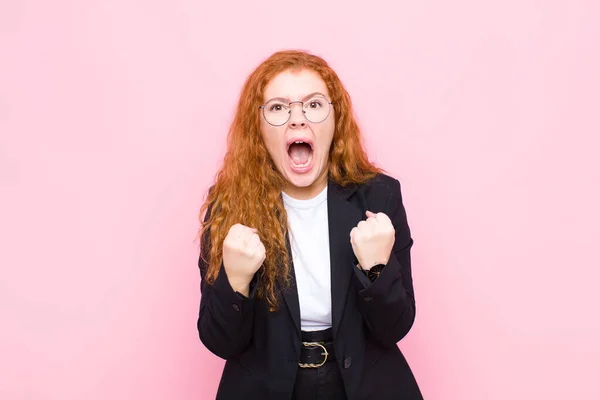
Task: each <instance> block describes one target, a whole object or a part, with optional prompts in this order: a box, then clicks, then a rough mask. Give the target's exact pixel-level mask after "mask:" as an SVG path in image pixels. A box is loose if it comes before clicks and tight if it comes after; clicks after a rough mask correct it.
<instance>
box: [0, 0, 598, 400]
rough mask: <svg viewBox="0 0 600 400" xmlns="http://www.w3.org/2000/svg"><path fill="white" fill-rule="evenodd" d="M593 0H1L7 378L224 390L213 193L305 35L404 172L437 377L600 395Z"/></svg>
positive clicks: (549, 395) (59, 392) (97, 387)
mask: <svg viewBox="0 0 600 400" xmlns="http://www.w3.org/2000/svg"><path fill="white" fill-rule="evenodd" d="M323 3H325V4H323ZM484 3H486V4H484ZM585 3H586V2H584V1H569V2H567V1H566V0H565V1H562V2H559V1H544V2H541V1H533V0H518V1H517V0H508V1H502V2H500V1H496V2H490V1H488V2H482V1H475V0H458V1H453V2H448V1H441V0H437V1H436V0H426V1H419V2H392V1H389V2H382V1H370V2H368V4H369V8H368V9H365V8H364V2H357V3H356V4H355V5H353V4H350V3H349V2H347V1H341V0H338V1H331V2H321V1H318V2H300V3H298V2H284V3H273V2H242V1H239V2H237V4H226V3H225V2H216V1H211V2H207V1H183V0H180V1H173V0H172V1H165V0H163V1H156V0H154V1H150V0H146V1H133V0H128V1H125V0H119V1H117V0H112V1H108V0H105V1H66V0H62V1H61V0H54V1H51V2H50V1H39V0H38V1H34V0H32V1H7V0H4V1H2V2H1V3H0V191H1V193H0V267H1V269H2V270H1V274H0V324H1V329H0V398H1V399H8V400H13V399H15V400H16V399H19V400H20V399H35V400H38V399H44V400H46V399H48V400H50V399H56V400H70V399H90V400H96V399H97V400H105V399H123V400H125V399H147V400H154V399H211V398H214V395H215V392H216V387H217V383H218V378H219V376H220V372H221V368H222V365H223V362H222V361H221V360H219V359H217V358H216V357H214V356H212V355H211V354H210V353H209V352H208V351H207V350H206V349H204V348H203V346H202V345H201V343H200V342H199V339H198V337H197V333H196V327H195V322H196V317H197V307H198V303H199V289H198V288H199V277H198V272H197V269H196V266H195V264H196V257H197V243H195V242H194V235H195V232H196V229H197V227H198V223H197V221H196V213H197V210H198V208H199V206H200V204H201V202H202V197H203V195H204V191H205V190H206V189H207V187H208V186H209V184H210V183H211V181H212V177H213V175H214V173H215V172H216V169H217V166H218V164H219V162H220V160H221V157H222V155H223V150H224V143H225V142H224V138H225V132H226V129H227V127H228V124H229V122H230V121H231V117H232V110H233V106H234V104H235V102H236V97H237V95H238V92H239V89H240V87H241V84H242V82H243V80H244V78H245V76H246V75H247V74H248V73H249V72H250V70H251V68H253V67H254V66H255V65H256V64H257V63H258V62H259V61H260V60H262V59H263V58H265V57H266V56H268V55H269V54H270V53H271V52H273V51H275V50H278V49H281V48H304V49H310V50H312V51H314V52H316V53H318V54H321V55H323V56H324V57H325V58H326V59H327V60H329V61H330V63H331V64H332V65H333V67H334V68H336V69H337V70H338V72H339V74H340V75H341V77H342V79H343V81H344V82H345V83H346V85H347V87H348V89H349V91H350V93H351V95H352V96H353V99H354V101H355V105H356V111H357V114H358V117H359V120H360V123H361V125H362V127H363V129H364V133H365V135H366V142H367V146H368V150H369V153H370V154H371V155H372V157H373V159H374V160H376V161H377V162H378V163H379V164H380V165H381V166H383V167H384V168H386V169H387V170H388V171H389V172H390V173H392V174H393V175H395V176H396V177H398V178H399V179H401V181H402V182H403V188H404V195H405V203H406V207H407V210H408V213H409V222H410V223H411V227H412V230H413V234H414V239H415V246H414V248H413V249H414V252H413V260H414V267H413V269H414V280H415V287H416V291H417V292H416V295H417V309H418V312H417V322H416V324H415V326H414V329H413V330H412V332H411V333H410V334H409V336H408V337H407V338H406V339H405V340H404V341H402V343H401V348H402V349H403V351H404V352H405V354H406V356H407V358H408V359H409V361H410V362H411V365H412V366H413V369H414V372H415V374H416V376H417V378H418V380H419V382H420V384H421V386H422V388H423V392H424V394H425V397H426V398H427V399H452V400H454V399H457V400H458V399H460V400H471V399H472V400H481V399H498V400H500V399H507V398H511V399H550V400H551V399H564V398H577V399H598V398H600V386H599V385H598V373H599V372H600V341H599V340H598V338H599V337H600V322H599V320H600V319H599V317H598V308H599V305H600V299H599V296H598V294H597V287H598V284H597V282H598V280H599V279H600V272H599V270H600V268H599V267H600V256H599V255H598V254H599V252H598V240H599V238H600V228H599V226H600V218H599V212H598V205H599V204H600V190H599V189H598V186H599V182H600V165H599V161H598V150H599V149H600V139H599V137H600V123H599V120H600V119H599V111H598V110H600V96H599V95H598V93H600V74H599V72H598V71H600V24H599V23H598V21H599V20H600V16H599V11H600V9H599V7H598V5H597V4H598V3H597V2H593V1H591V0H590V1H587V4H585Z"/></svg>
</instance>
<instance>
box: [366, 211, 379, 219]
mask: <svg viewBox="0 0 600 400" xmlns="http://www.w3.org/2000/svg"><path fill="white" fill-rule="evenodd" d="M366 214H367V218H371V217H374V216H375V215H377V214H375V213H374V212H371V211H369V210H367V212H366Z"/></svg>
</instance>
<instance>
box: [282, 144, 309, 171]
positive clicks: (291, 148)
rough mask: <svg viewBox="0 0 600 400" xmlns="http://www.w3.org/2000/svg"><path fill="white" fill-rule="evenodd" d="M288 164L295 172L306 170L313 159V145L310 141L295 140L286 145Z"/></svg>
mask: <svg viewBox="0 0 600 400" xmlns="http://www.w3.org/2000/svg"><path fill="white" fill-rule="evenodd" d="M288 155H289V157H290V164H291V166H292V168H293V169H294V170H297V172H306V170H307V169H308V168H309V167H310V166H311V163H312V159H313V146H312V143H310V142H304V141H302V140H297V141H294V142H291V143H290V144H289V145H288Z"/></svg>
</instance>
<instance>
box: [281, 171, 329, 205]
mask: <svg viewBox="0 0 600 400" xmlns="http://www.w3.org/2000/svg"><path fill="white" fill-rule="evenodd" d="M327 177H328V173H327V170H325V173H324V174H322V175H321V176H320V177H318V178H317V179H316V180H315V181H314V182H313V183H312V184H311V185H309V186H305V187H298V186H294V185H292V184H289V183H288V185H287V186H286V187H285V189H284V190H283V191H284V192H285V194H287V195H288V196H290V197H292V198H294V199H297V200H308V199H312V198H314V197H316V196H317V195H318V194H319V193H321V191H322V190H323V189H325V187H326V186H327Z"/></svg>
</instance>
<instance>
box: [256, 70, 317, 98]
mask: <svg viewBox="0 0 600 400" xmlns="http://www.w3.org/2000/svg"><path fill="white" fill-rule="evenodd" d="M314 92H320V93H323V94H324V95H325V96H327V97H329V92H328V91H327V85H326V84H325V82H324V81H323V79H321V76H320V75H319V74H318V73H316V72H315V71H312V70H308V69H303V70H300V71H292V70H287V71H283V72H280V73H279V74H277V75H275V77H274V78H273V79H271V81H270V82H269V83H268V84H267V86H265V91H264V93H263V97H264V99H263V100H265V101H267V100H269V99H272V98H274V97H283V98H288V99H290V101H294V100H300V99H302V98H303V97H304V96H306V95H307V94H310V93H314Z"/></svg>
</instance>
